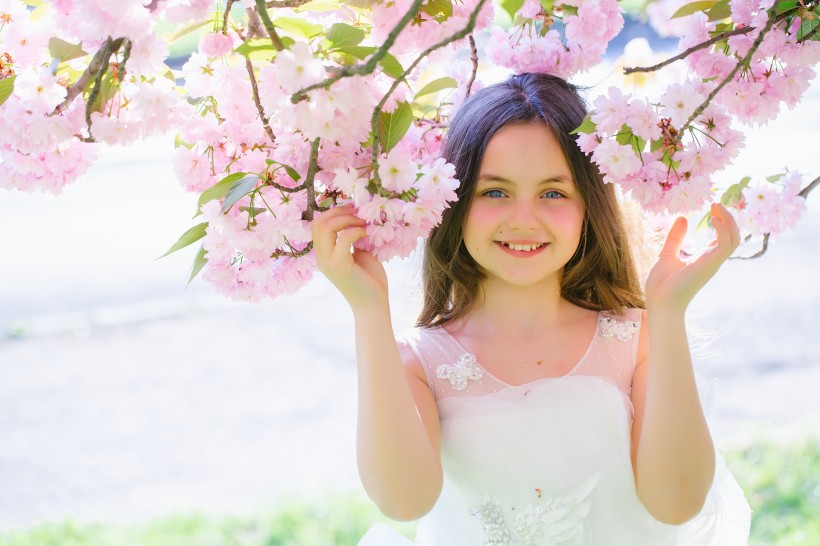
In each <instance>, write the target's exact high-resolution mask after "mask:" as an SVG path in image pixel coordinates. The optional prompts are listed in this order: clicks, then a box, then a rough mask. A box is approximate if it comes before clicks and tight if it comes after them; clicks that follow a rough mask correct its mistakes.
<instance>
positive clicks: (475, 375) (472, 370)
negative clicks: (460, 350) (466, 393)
mask: <svg viewBox="0 0 820 546" xmlns="http://www.w3.org/2000/svg"><path fill="white" fill-rule="evenodd" d="M436 377H438V378H439V379H446V380H448V381H450V386H451V387H453V389H454V390H457V391H463V390H464V389H466V388H467V382H468V381H478V380H479V379H481V378H482V377H484V370H482V369H481V367H480V366H479V365H478V361H477V360H476V357H475V355H474V354H472V353H464V354H463V355H461V356H460V357H459V359H458V362H456V363H455V364H441V365H440V366H439V367H438V368H436Z"/></svg>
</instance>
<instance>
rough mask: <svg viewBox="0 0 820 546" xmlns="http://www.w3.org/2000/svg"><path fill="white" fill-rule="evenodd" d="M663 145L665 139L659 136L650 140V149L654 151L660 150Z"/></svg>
mask: <svg viewBox="0 0 820 546" xmlns="http://www.w3.org/2000/svg"><path fill="white" fill-rule="evenodd" d="M661 146H663V139H662V138H658V139H655V140H652V141H650V142H649V151H650V152H654V151H655V150H659V149H660V148H661Z"/></svg>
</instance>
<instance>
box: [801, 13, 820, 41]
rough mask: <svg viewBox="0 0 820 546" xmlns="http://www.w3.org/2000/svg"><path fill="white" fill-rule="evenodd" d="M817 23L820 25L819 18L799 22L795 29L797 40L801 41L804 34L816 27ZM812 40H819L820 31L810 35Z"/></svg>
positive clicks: (803, 38) (804, 36)
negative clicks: (797, 27) (796, 29)
mask: <svg viewBox="0 0 820 546" xmlns="http://www.w3.org/2000/svg"><path fill="white" fill-rule="evenodd" d="M817 25H820V18H818V19H815V20H813V21H812V20H805V21H803V22H802V23H801V24H800V28H799V29H798V31H797V41H798V42H802V41H803V40H805V38H806V35H807V34H809V33H810V32H811V31H813V30H814V29H815V28H817ZM812 39H813V40H820V33H815V34H814V35H813V36H812Z"/></svg>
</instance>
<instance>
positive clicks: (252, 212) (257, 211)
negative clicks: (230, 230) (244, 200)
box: [239, 207, 268, 218]
mask: <svg viewBox="0 0 820 546" xmlns="http://www.w3.org/2000/svg"><path fill="white" fill-rule="evenodd" d="M239 210H241V211H242V212H247V213H248V214H249V215H250V217H251V218H256V217H257V216H259V215H260V214H262V213H263V212H265V211H266V210H268V209H266V208H265V207H253V209H251V207H239Z"/></svg>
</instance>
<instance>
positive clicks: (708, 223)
mask: <svg viewBox="0 0 820 546" xmlns="http://www.w3.org/2000/svg"><path fill="white" fill-rule="evenodd" d="M710 227H712V215H711V213H709V212H707V213H706V214H704V215H703V218H701V219H700V222H698V225H697V226H695V231H699V230H701V229H706V228H710Z"/></svg>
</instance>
